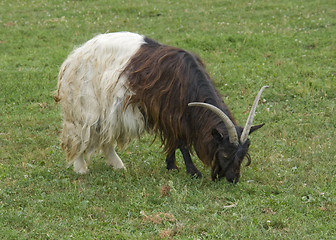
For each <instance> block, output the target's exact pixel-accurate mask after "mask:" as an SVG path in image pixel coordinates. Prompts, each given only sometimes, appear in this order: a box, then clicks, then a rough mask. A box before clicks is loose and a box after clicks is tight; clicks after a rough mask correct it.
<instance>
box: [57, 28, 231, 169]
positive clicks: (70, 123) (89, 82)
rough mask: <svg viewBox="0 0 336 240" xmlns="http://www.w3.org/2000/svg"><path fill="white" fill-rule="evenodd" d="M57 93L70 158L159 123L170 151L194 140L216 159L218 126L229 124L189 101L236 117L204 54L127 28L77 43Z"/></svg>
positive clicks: (203, 152) (200, 150)
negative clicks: (210, 73) (207, 68)
mask: <svg viewBox="0 0 336 240" xmlns="http://www.w3.org/2000/svg"><path fill="white" fill-rule="evenodd" d="M55 100H56V101H61V103H62V105H63V113H64V122H63V132H62V137H61V146H62V148H63V149H64V150H65V152H66V154H67V158H68V160H69V162H70V163H74V161H76V158H78V157H79V158H82V161H84V155H86V156H87V158H90V155H91V153H93V152H94V151H95V150H96V149H99V148H103V149H104V148H105V149H106V148H112V149H113V152H114V147H115V146H116V145H118V146H119V147H123V146H124V145H125V144H127V143H128V142H129V141H130V140H131V139H132V138H135V137H139V136H140V135H141V134H142V133H143V132H144V131H145V130H146V129H153V130H154V131H155V132H156V134H158V135H159V136H160V137H161V140H162V143H163V145H164V150H165V152H166V153H167V154H168V155H172V154H174V153H175V150H176V149H177V148H181V147H183V148H186V149H188V150H189V151H191V149H192V148H193V147H194V148H195V150H196V153H197V154H198V156H199V157H200V159H201V160H202V161H203V162H204V163H205V164H206V165H210V164H212V163H211V162H212V160H213V158H214V155H213V154H214V153H213V152H214V151H215V150H214V148H215V147H216V146H214V145H211V144H210V142H211V141H213V137H212V135H211V130H212V129H213V128H218V129H222V132H221V134H223V135H226V134H227V133H225V131H226V130H225V126H224V124H223V123H222V121H221V119H220V118H218V116H216V115H215V114H214V113H212V112H210V111H207V110H206V109H203V108H188V103H190V102H193V101H199V102H208V103H210V104H212V105H214V106H217V107H218V108H220V109H221V110H222V111H224V112H226V114H227V115H228V117H229V118H230V119H231V120H232V121H233V122H235V121H234V119H233V117H232V115H231V113H230V112H229V110H228V109H227V108H226V106H225V104H224V102H223V101H222V99H221V98H220V97H219V94H218V92H217V91H216V89H215V88H214V87H213V84H212V82H211V80H210V78H209V76H208V75H207V73H206V71H205V69H204V65H203V63H202V62H201V60H200V59H199V58H198V57H196V56H195V55H193V54H191V53H189V52H187V51H184V50H182V49H179V48H174V47H170V46H166V45H161V44H159V43H157V42H155V41H153V40H151V39H148V38H146V37H144V36H142V35H138V34H134V33H128V32H122V33H109V34H102V35H98V36H96V37H95V38H93V39H91V40H89V41H88V42H86V43H85V44H84V45H82V46H81V47H79V48H77V49H75V50H74V51H73V52H72V53H71V54H70V55H69V56H68V58H67V59H66V60H65V62H64V63H63V64H62V66H61V69H60V72H59V78H58V90H57V93H56V95H55ZM209 144H210V145H209ZM113 154H114V155H113ZM113 154H112V155H113V156H115V152H114V153H113ZM107 155H108V153H107ZM74 164H75V163H74ZM121 164H122V163H121ZM122 167H123V166H122ZM79 168H81V167H79ZM84 171H85V170H84ZM84 171H83V172H84ZM79 172H80V171H79Z"/></svg>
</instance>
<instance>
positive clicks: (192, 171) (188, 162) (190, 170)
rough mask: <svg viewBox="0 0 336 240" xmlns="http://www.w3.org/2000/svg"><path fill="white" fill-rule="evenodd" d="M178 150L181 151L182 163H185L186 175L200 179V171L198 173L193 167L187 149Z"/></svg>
mask: <svg viewBox="0 0 336 240" xmlns="http://www.w3.org/2000/svg"><path fill="white" fill-rule="evenodd" d="M180 150H181V153H182V155H183V159H184V163H185V165H186V168H187V173H189V174H191V175H192V176H195V177H199V178H201V177H202V173H201V172H200V171H198V169H197V168H196V167H195V165H194V163H193V161H192V159H191V157H190V154H189V151H188V149H186V148H180Z"/></svg>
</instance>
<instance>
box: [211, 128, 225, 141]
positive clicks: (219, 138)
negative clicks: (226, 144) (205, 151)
mask: <svg viewBox="0 0 336 240" xmlns="http://www.w3.org/2000/svg"><path fill="white" fill-rule="evenodd" d="M211 134H212V136H213V138H214V139H215V140H216V141H217V142H221V141H222V140H223V135H222V134H220V132H218V131H217V129H216V128H214V129H212V131H211Z"/></svg>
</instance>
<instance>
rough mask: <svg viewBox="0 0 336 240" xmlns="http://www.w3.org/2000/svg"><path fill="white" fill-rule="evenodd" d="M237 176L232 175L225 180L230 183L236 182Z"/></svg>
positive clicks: (237, 180)
mask: <svg viewBox="0 0 336 240" xmlns="http://www.w3.org/2000/svg"><path fill="white" fill-rule="evenodd" d="M239 178H240V177H233V178H232V177H226V180H227V181H228V182H230V183H233V184H236V183H238V182H239Z"/></svg>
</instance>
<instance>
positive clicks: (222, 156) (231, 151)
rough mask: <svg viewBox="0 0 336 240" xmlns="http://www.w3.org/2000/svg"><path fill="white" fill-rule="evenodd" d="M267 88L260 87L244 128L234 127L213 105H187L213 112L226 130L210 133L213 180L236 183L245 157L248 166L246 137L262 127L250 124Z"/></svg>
mask: <svg viewBox="0 0 336 240" xmlns="http://www.w3.org/2000/svg"><path fill="white" fill-rule="evenodd" d="M267 87H268V86H264V87H262V88H261V89H260V91H259V93H258V95H257V96H256V98H255V100H254V103H253V106H252V108H251V111H250V114H249V116H248V119H247V121H246V124H245V127H244V128H242V127H238V126H235V125H234V124H233V122H232V121H231V119H230V118H229V117H228V116H227V115H226V114H225V113H224V112H223V111H221V110H220V109H219V108H217V107H215V106H213V105H210V104H207V103H200V102H194V103H189V104H188V106H200V107H205V108H207V109H209V110H211V111H213V112H214V113H216V114H217V115H218V116H219V117H220V118H221V120H222V121H223V123H224V126H225V128H226V129H224V130H221V129H216V128H215V129H212V132H211V134H212V137H213V140H214V142H215V146H216V147H215V148H214V149H213V150H212V151H211V152H212V154H213V156H212V158H213V161H212V164H211V168H212V174H211V176H212V179H213V180H215V179H221V178H223V177H225V178H226V179H227V180H228V181H229V182H233V183H237V182H238V181H239V178H240V166H241V164H242V162H243V160H244V158H245V157H246V158H247V160H248V162H247V164H246V165H247V166H248V165H250V163H251V158H250V156H249V154H248V149H249V146H250V140H249V139H248V135H249V134H251V133H252V132H254V131H256V130H257V129H259V128H261V127H262V126H263V125H264V124H260V125H256V126H252V122H253V118H254V114H255V111H256V108H257V105H258V102H259V99H260V96H261V93H262V92H263V90H264V89H265V88H267ZM222 131H223V132H227V135H224V134H223V133H221V132H222Z"/></svg>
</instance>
